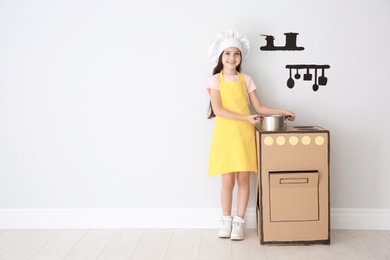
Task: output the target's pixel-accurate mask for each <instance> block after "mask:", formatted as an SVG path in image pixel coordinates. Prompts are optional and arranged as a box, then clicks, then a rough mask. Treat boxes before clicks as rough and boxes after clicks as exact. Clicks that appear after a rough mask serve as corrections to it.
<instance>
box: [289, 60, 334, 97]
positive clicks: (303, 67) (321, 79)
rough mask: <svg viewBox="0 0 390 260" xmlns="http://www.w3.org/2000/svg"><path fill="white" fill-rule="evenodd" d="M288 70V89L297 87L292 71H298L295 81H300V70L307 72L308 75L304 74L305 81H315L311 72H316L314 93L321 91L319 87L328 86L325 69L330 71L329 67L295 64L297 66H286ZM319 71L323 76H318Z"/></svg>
mask: <svg viewBox="0 0 390 260" xmlns="http://www.w3.org/2000/svg"><path fill="white" fill-rule="evenodd" d="M286 68H287V69H289V70H290V71H289V72H290V74H289V75H290V77H289V78H288V79H287V87H288V88H293V87H294V85H295V81H294V79H293V78H292V70H293V69H296V74H295V75H294V78H295V79H300V78H301V74H299V70H305V71H306V73H305V74H303V80H305V81H311V80H312V79H313V74H312V73H310V70H314V84H313V91H317V90H318V89H319V86H326V84H327V83H328V78H327V77H325V69H329V68H330V66H329V65H315V64H309V65H304V64H295V65H286ZM317 70H321V76H319V77H318V76H317Z"/></svg>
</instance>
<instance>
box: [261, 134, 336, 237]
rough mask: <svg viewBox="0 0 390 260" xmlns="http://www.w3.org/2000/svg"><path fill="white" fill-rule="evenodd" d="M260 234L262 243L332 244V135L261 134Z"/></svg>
mask: <svg viewBox="0 0 390 260" xmlns="http://www.w3.org/2000/svg"><path fill="white" fill-rule="evenodd" d="M256 137H257V148H258V149H257V153H258V154H257V155H258V163H259V172H258V173H257V178H256V195H257V203H258V204H257V225H258V226H257V233H258V236H259V238H260V243H261V244H281V245H282V244H329V243H330V223H329V221H330V219H329V208H330V207H329V131H328V130H326V129H324V128H321V127H318V126H305V127H288V128H287V130H286V131H283V132H262V131H259V130H258V129H257V131H256Z"/></svg>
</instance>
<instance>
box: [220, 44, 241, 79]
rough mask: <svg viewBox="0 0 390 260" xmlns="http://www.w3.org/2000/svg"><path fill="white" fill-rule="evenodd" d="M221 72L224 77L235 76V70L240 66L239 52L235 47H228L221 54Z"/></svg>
mask: <svg viewBox="0 0 390 260" xmlns="http://www.w3.org/2000/svg"><path fill="white" fill-rule="evenodd" d="M222 64H223V72H224V74H225V75H229V74H232V73H234V74H236V68H237V66H239V65H240V64H241V52H240V50H239V49H238V48H236V47H229V48H226V49H225V50H224V51H223V54H222Z"/></svg>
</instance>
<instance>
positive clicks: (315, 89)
mask: <svg viewBox="0 0 390 260" xmlns="http://www.w3.org/2000/svg"><path fill="white" fill-rule="evenodd" d="M318 88H319V86H318V85H317V69H315V71H314V85H313V91H317V90H318Z"/></svg>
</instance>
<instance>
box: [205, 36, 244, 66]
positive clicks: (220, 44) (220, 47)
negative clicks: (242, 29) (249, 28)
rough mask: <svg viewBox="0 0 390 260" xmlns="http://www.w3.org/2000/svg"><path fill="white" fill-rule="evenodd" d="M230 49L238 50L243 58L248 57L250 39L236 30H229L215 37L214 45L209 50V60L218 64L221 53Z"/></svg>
mask: <svg viewBox="0 0 390 260" xmlns="http://www.w3.org/2000/svg"><path fill="white" fill-rule="evenodd" d="M229 47H236V48H238V49H239V50H240V51H241V55H242V57H243V58H246V57H248V54H249V47H250V46H249V41H248V39H247V38H246V37H245V36H243V35H240V34H239V33H238V32H237V31H236V30H235V29H229V30H226V31H224V32H220V33H218V34H217V35H216V36H215V40H214V43H213V44H211V46H210V47H209V48H208V50H207V52H208V54H209V58H210V59H211V60H212V61H213V62H215V63H217V62H218V58H219V56H220V55H221V53H222V52H223V51H224V50H225V49H226V48H229Z"/></svg>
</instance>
